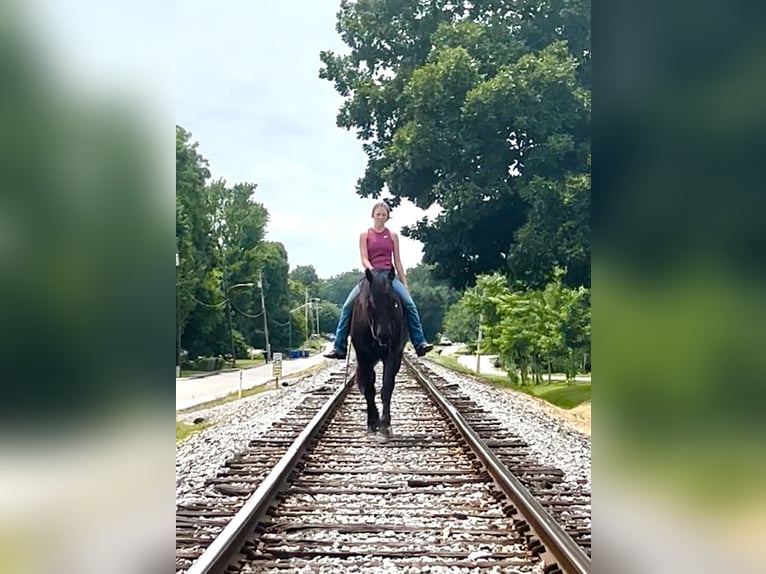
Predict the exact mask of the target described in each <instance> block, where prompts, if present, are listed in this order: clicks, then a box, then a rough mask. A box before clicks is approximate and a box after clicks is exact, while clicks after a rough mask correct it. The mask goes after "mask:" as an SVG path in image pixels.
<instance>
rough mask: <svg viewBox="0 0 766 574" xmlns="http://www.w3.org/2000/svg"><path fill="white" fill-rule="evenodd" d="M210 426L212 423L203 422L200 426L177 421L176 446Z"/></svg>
mask: <svg viewBox="0 0 766 574" xmlns="http://www.w3.org/2000/svg"><path fill="white" fill-rule="evenodd" d="M209 426H210V423H207V422H203V423H199V424H196V425H195V424H188V423H182V422H179V421H176V444H178V443H179V442H182V441H184V440H186V439H187V438H189V437H190V436H192V435H193V434H196V433H198V432H199V431H201V430H202V429H204V428H207V427H209Z"/></svg>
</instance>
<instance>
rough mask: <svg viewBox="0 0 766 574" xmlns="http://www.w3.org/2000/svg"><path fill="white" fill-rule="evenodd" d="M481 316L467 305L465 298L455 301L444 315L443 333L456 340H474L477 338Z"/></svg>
mask: <svg viewBox="0 0 766 574" xmlns="http://www.w3.org/2000/svg"><path fill="white" fill-rule="evenodd" d="M478 328H479V317H478V315H477V314H476V313H474V311H473V310H472V309H471V308H470V307H468V305H466V302H465V300H464V299H461V300H460V301H457V302H456V303H453V304H452V305H451V306H450V307H449V308H448V309H447V313H446V315H445V317H444V326H443V329H444V332H443V335H444V336H445V337H448V338H450V339H452V340H453V341H456V342H458V341H459V342H472V341H474V340H475V339H476V334H477V333H478Z"/></svg>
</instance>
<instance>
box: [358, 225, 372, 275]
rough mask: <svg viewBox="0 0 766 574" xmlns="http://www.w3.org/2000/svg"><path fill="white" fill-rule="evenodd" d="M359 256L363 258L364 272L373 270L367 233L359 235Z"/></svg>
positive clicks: (363, 232)
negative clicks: (368, 250) (368, 249)
mask: <svg viewBox="0 0 766 574" xmlns="http://www.w3.org/2000/svg"><path fill="white" fill-rule="evenodd" d="M359 255H360V256H361V258H362V271H364V270H365V269H372V268H373V267H372V263H370V257H369V255H368V253H367V232H366V231H362V233H361V235H359Z"/></svg>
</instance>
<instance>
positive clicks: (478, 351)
mask: <svg viewBox="0 0 766 574" xmlns="http://www.w3.org/2000/svg"><path fill="white" fill-rule="evenodd" d="M481 320H482V314H481V313H479V337H478V339H477V341H476V374H477V375H478V374H479V371H480V368H479V362H480V361H481V351H480V350H479V347H480V346H481Z"/></svg>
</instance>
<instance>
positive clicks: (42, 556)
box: [0, 0, 175, 573]
mask: <svg viewBox="0 0 766 574" xmlns="http://www.w3.org/2000/svg"><path fill="white" fill-rule="evenodd" d="M174 28H175V5H171V4H166V3H157V2H148V1H146V0H144V1H140V0H139V1H138V2H131V3H127V2H121V3H118V4H115V3H109V4H108V5H105V4H102V3H97V2H94V1H91V2H86V1H82V0H79V1H75V2H69V3H63V2H58V3H52V2H36V3H32V2H30V3H22V2H4V3H3V4H2V5H1V6H0V75H1V76H2V78H3V82H2V85H1V87H0V158H2V160H0V161H2V164H1V165H2V169H0V270H1V274H2V275H1V276H2V281H0V309H1V312H0V316H2V321H0V349H2V351H1V352H0V373H1V374H0V380H2V392H3V399H2V401H0V428H1V429H2V430H1V431H0V460H2V464H1V465H0V556H2V558H1V559H0V572H3V573H4V572H52V571H55V572H62V573H63V572H104V571H105V570H109V571H110V572H154V571H171V569H172V568H173V566H172V561H173V560H174V559H173V554H172V552H173V550H172V548H173V545H172V542H171V537H172V536H173V532H174V529H173V523H174V512H173V508H174V503H175V491H174V486H173V485H174V480H173V476H174V453H175V448H174V444H175V443H174V439H173V438H171V437H172V436H174V435H172V434H171V433H172V432H173V431H172V430H171V428H172V426H173V421H172V419H173V417H172V415H171V412H172V411H171V401H172V396H173V393H172V392H171V389H172V388H173V383H172V381H173V377H172V373H173V356H174V355H173V353H174V348H173V341H174V309H175V305H174V297H175V292H174V240H173V233H174V231H173V228H174V210H173V197H174V194H173V189H174V173H175V172H174V165H175V163H174V158H173V156H172V155H171V153H172V152H171V150H172V149H174V147H173V145H172V143H171V142H172V141H174V140H172V139H171V138H173V137H174V132H175V128H174V125H175V113H174V105H175V101H174V95H175V94H174V82H175V68H174V64H175V61H174V42H173V40H174ZM107 565H108V566H107Z"/></svg>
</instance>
